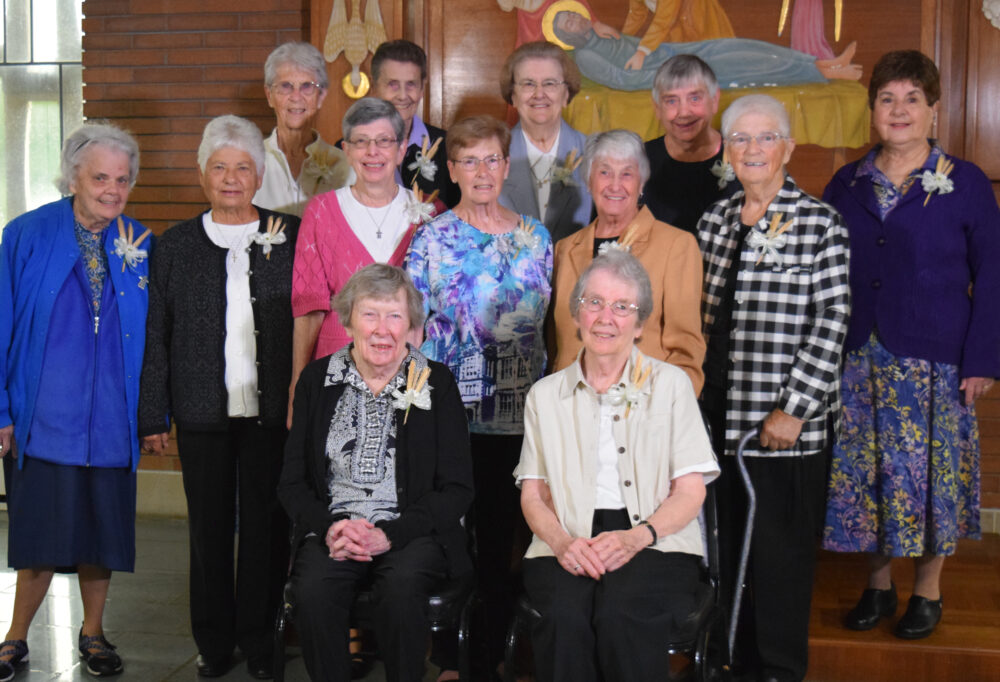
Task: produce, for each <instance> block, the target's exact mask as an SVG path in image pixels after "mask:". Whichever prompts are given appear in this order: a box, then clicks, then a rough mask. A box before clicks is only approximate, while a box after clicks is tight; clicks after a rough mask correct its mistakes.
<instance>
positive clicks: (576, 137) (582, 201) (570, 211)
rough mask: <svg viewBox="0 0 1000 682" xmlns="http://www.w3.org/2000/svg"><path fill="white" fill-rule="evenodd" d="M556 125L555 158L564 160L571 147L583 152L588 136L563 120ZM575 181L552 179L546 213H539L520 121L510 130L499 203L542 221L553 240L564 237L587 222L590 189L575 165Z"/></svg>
mask: <svg viewBox="0 0 1000 682" xmlns="http://www.w3.org/2000/svg"><path fill="white" fill-rule="evenodd" d="M560 125H561V127H560V129H559V149H558V150H557V151H556V159H557V161H558V162H559V163H562V162H563V161H565V160H566V155H567V154H569V153H570V151H571V150H573V149H575V150H576V155H577V157H579V156H581V155H582V154H583V147H584V145H585V144H586V142H587V136H586V135H584V134H583V133H581V132H579V131H577V130H574V129H573V128H571V127H570V125H569V124H568V123H566V121H562V122H561V124H560ZM573 180H574V181H575V184H572V185H564V184H563V183H561V182H558V183H554V184H553V185H552V189H551V191H550V194H549V208H548V211H547V212H546V215H544V216H542V215H539V213H540V211H539V210H538V200H537V199H536V198H535V188H534V187H533V185H532V177H531V166H530V165H528V147H527V144H526V143H525V141H524V134H523V133H522V131H521V124H520V123H518V124H517V125H516V126H514V128H513V129H512V130H511V136H510V173H509V174H508V175H507V179H506V180H504V183H503V191H502V192H501V193H500V204H501V205H503V206H506V207H507V208H509V209H510V210H512V211H514V212H515V213H517V214H519V215H530V216H533V217H535V218H538V219H539V220H541V221H542V223H544V225H545V227H546V228H547V229H548V231H549V234H550V235H552V243H553V244H555V243H556V242H557V241H559V240H560V239H562V238H563V237H568V236H569V235H571V234H573V233H574V232H576V231H577V230H579V229H581V228H583V227H586V226H587V225H589V224H590V213H591V210H592V206H593V201H592V200H591V198H590V192H589V191H587V188H586V187H585V186H584V184H583V178H582V177H581V174H580V169H579V168H578V169H577V170H576V171H575V172H574V173H573Z"/></svg>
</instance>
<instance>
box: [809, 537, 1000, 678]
mask: <svg viewBox="0 0 1000 682" xmlns="http://www.w3.org/2000/svg"><path fill="white" fill-rule="evenodd" d="M866 576H867V569H866V561H865V557H864V556H863V555H858V554H837V553H834V552H825V551H821V552H820V556H819V563H818V566H817V569H816V582H815V585H816V586H815V588H814V590H813V603H812V615H811V618H810V625H809V635H810V636H809V673H808V677H807V679H808V680H810V682H882V681H885V682H924V681H925V680H926V681H931V680H934V681H941V680H945V681H951V680H954V681H956V682H994V681H996V682H1000V535H997V534H986V535H984V539H983V540H981V541H975V540H962V541H961V542H959V546H958V552H957V553H956V554H955V556H953V557H949V558H948V559H947V560H946V561H945V565H944V573H943V575H942V578H941V594H942V596H943V599H944V612H943V616H942V619H941V623H940V624H938V627H937V629H936V630H935V631H934V634H933V635H931V636H930V637H928V638H926V639H921V640H915V641H906V640H902V639H898V638H897V637H895V636H893V634H892V627H893V625H894V624H895V621H896V619H897V618H899V617H900V616H902V615H903V612H904V611H905V609H906V602H907V600H908V599H909V597H910V594H911V591H912V588H913V562H912V561H911V560H904V559H897V560H895V562H894V564H893V578H894V580H895V582H896V587H897V589H898V591H899V609H898V610H897V612H896V617H895V618H891V619H886V620H883V622H881V623H879V625H878V627H876V628H875V629H874V630H871V631H868V632H854V631H851V630H848V629H846V628H845V627H844V626H843V620H844V616H845V615H846V614H847V612H848V611H849V610H850V609H851V608H852V607H853V606H854V604H855V603H856V602H857V599H858V597H860V596H861V591H862V589H863V588H864V586H865V580H866Z"/></svg>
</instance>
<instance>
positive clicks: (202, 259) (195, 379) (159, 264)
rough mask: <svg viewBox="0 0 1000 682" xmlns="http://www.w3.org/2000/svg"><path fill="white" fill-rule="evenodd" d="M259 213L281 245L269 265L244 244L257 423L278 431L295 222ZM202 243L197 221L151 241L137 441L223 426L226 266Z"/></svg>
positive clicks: (288, 367) (218, 250) (288, 342)
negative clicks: (280, 236) (279, 229)
mask: <svg viewBox="0 0 1000 682" xmlns="http://www.w3.org/2000/svg"><path fill="white" fill-rule="evenodd" d="M255 208H257V213H258V215H259V216H260V228H259V231H260V232H266V231H267V221H268V218H270V217H272V216H274V217H275V218H281V219H282V220H283V221H284V223H285V234H286V235H287V239H286V241H285V243H283V244H279V245H276V246H272V248H271V254H270V258H267V257H265V256H264V254H263V252H262V248H263V247H262V246H260V245H258V244H251V249H250V273H251V274H250V303H251V306H252V308H253V319H254V326H255V329H254V334H255V335H256V337H257V344H256V345H257V388H258V391H257V393H258V396H259V399H260V416H259V417H258V423H259V424H261V425H262V426H266V427H278V426H283V425H284V423H285V419H286V418H287V413H288V386H289V384H290V383H291V380H292V304H291V296H292V257H293V255H294V254H295V237H296V234H297V233H298V228H299V219H298V218H296V217H295V216H290V215H286V214H284V213H276V212H274V211H268V210H266V209H263V208H259V207H255ZM227 254H228V251H227V250H226V249H225V248H223V247H220V246H216V245H215V243H213V242H212V240H211V239H209V237H208V235H207V234H206V233H205V229H204V226H203V223H202V216H201V215H199V216H197V217H194V218H191V219H190V220H185V221H184V222H181V223H178V224H176V225H174V226H173V227H171V228H170V229H168V230H167V231H166V232H164V233H163V236H162V237H160V239H159V240H158V241H157V249H156V252H155V254H154V256H153V259H152V263H151V267H150V278H149V314H148V316H147V318H146V353H145V357H144V358H143V364H142V380H141V382H140V392H139V436H140V437H141V436H148V435H151V434H155V433H163V432H164V431H166V430H168V429H169V426H170V421H169V420H170V417H173V419H174V421H175V422H176V423H177V426H178V427H179V428H182V429H190V430H193V431H221V430H224V429H226V428H227V424H228V420H229V417H228V393H227V391H226V362H225V342H226V256H227Z"/></svg>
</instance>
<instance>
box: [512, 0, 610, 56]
mask: <svg viewBox="0 0 1000 682" xmlns="http://www.w3.org/2000/svg"><path fill="white" fill-rule="evenodd" d="M573 1H574V2H576V0H573ZM497 4H498V5H500V9H502V10H503V11H504V12H510V11H511V10H516V11H517V41H516V42H515V43H514V47H515V48H517V47H521V46H522V45H524V44H525V43H533V42H535V41H537V40H545V35H544V33H543V31H542V23H543V20H544V18H545V15H546V13H547V12H548V9H549V8H550V7H552V5H555V4H559V5H562V4H565V0H497ZM578 4H580V5H582V6H583V7H584V9H586V10H587V12H588V13H589V14H590V16H594V11H593V10H592V9H591V8H590V5H589V4H588V3H587V2H586V0H580V2H579V3H578ZM594 30H595V31H596V32H597V34H598V35H600V36H603V37H605V38H617V37H618V31H616V30H615V29H613V28H611V27H610V26H608V25H607V24H604V23H602V22H600V21H597V20H595V21H594Z"/></svg>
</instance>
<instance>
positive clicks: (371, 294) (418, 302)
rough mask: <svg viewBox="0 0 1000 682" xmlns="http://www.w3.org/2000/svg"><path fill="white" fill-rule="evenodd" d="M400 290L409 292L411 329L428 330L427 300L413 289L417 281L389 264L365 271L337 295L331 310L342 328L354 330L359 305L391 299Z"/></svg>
mask: <svg viewBox="0 0 1000 682" xmlns="http://www.w3.org/2000/svg"><path fill="white" fill-rule="evenodd" d="M400 289H402V290H403V291H404V292H406V309H407V313H408V314H409V317H410V329H419V328H420V327H423V326H424V296H423V294H421V293H420V292H419V291H417V288H416V287H415V286H413V280H411V279H410V276H409V275H408V274H407V273H406V270H404V269H403V268H398V267H396V266H394V265H386V264H385V263H373V264H371V265H366V266H365V267H363V268H361V269H360V270H358V271H357V272H355V273H354V274H353V275H351V278H350V279H349V280H347V284H345V285H344V287H343V288H342V289H341V290H340V291H338V292H337V293H336V295H334V297H333V299H332V300H331V301H330V307H332V308H333V310H334V311H335V312H336V313H337V318H338V319H339V320H340V324H341V325H342V326H343V327H344V328H345V329H346V328H348V327H350V326H351V313H352V312H354V306H355V304H356V303H357V302H358V301H360V300H362V299H364V298H374V299H380V300H385V299H387V298H388V299H391V298H393V297H395V296H396V294H397V293H399V291H400Z"/></svg>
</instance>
